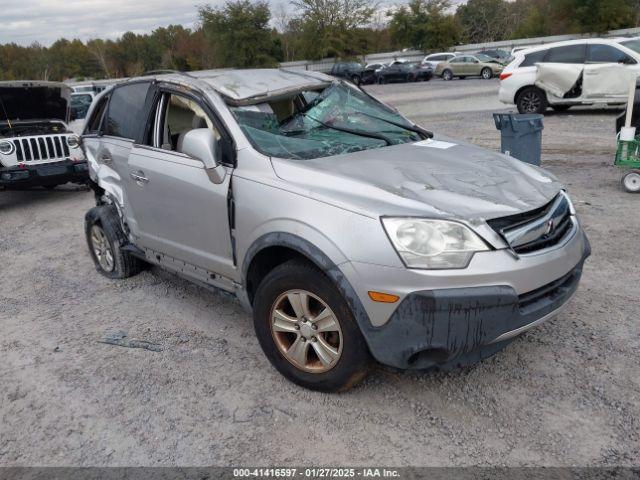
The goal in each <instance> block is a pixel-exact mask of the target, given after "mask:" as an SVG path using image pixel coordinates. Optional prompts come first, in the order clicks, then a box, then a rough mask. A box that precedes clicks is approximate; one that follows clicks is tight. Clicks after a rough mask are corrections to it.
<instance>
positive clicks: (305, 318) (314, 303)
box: [253, 260, 370, 392]
mask: <svg viewBox="0 0 640 480" xmlns="http://www.w3.org/2000/svg"><path fill="white" fill-rule="evenodd" d="M253 312H254V313H253V322H254V327H255V331H256V335H257V337H258V341H259V342H260V346H261V347H262V350H263V351H264V353H265V355H266V356H267V358H268V359H269V361H270V362H271V364H272V365H273V366H274V367H275V368H276V369H277V370H278V371H279V372H280V373H281V374H282V375H283V376H284V377H285V378H287V379H288V380H290V381H292V382H294V383H296V384H298V385H300V386H302V387H305V388H308V389H311V390H319V391H324V392H337V391H344V390H348V389H349V388H351V387H352V386H354V385H355V384H357V383H358V382H360V381H361V380H362V379H363V378H365V376H366V375H367V372H368V370H369V366H370V356H369V350H368V348H367V345H366V342H365V340H364V338H363V336H362V333H361V332H360V329H359V327H358V325H357V324H356V321H355V318H354V317H353V313H352V312H351V309H350V308H349V305H348V304H347V302H346V301H345V299H344V298H343V297H342V295H341V294H340V292H339V291H338V289H337V288H336V286H335V285H334V284H333V282H332V281H331V280H330V279H329V278H328V277H326V276H325V275H324V273H322V272H321V271H319V270H318V269H317V268H315V267H314V266H312V265H310V264H307V263H304V262H301V261H297V260H292V261H289V262H286V263H284V264H282V265H280V266H278V267H276V268H275V269H273V270H272V271H271V272H270V273H269V274H268V275H267V276H266V277H265V278H264V280H263V281H262V282H261V283H260V285H259V287H258V290H257V291H256V294H255V298H254V302H253Z"/></svg>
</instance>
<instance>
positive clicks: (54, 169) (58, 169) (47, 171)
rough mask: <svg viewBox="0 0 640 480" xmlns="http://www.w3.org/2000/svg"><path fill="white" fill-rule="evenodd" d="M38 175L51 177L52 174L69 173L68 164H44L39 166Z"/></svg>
mask: <svg viewBox="0 0 640 480" xmlns="http://www.w3.org/2000/svg"><path fill="white" fill-rule="evenodd" d="M37 170H38V175H40V176H41V177H50V176H52V175H64V174H65V173H67V166H66V165H43V166H41V167H38V169H37Z"/></svg>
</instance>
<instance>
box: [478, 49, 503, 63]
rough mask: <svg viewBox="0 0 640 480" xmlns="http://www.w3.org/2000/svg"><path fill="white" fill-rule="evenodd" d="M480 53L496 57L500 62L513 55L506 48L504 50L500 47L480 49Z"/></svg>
mask: <svg viewBox="0 0 640 480" xmlns="http://www.w3.org/2000/svg"><path fill="white" fill-rule="evenodd" d="M478 53H482V54H484V55H487V56H488V57H491V58H493V59H496V60H498V61H500V62H504V61H505V60H507V59H508V58H510V57H511V52H507V51H506V50H502V49H500V48H493V49H487V50H482V51H480V52H478Z"/></svg>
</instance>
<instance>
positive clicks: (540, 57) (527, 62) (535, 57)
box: [520, 50, 549, 67]
mask: <svg viewBox="0 0 640 480" xmlns="http://www.w3.org/2000/svg"><path fill="white" fill-rule="evenodd" d="M548 51H549V50H540V51H539V52H533V53H530V54H528V55H525V56H524V60H523V61H522V63H521V64H520V66H521V67H533V66H534V65H535V64H536V63H540V62H543V61H544V57H545V56H546V55H547V52H548Z"/></svg>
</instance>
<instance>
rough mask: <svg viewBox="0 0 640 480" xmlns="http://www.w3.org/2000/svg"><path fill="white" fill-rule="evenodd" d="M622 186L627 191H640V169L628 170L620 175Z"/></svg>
mask: <svg viewBox="0 0 640 480" xmlns="http://www.w3.org/2000/svg"><path fill="white" fill-rule="evenodd" d="M621 183H622V187H623V188H624V189H625V190H626V191H627V192H629V193H639V192H640V170H630V171H628V172H626V173H625V174H624V175H623V176H622V181H621Z"/></svg>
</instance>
